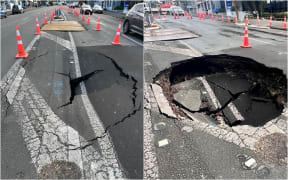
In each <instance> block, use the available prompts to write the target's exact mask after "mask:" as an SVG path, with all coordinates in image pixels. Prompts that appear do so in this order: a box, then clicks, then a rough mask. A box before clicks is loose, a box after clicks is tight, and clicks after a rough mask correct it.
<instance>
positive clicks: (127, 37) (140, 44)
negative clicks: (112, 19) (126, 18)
mask: <svg viewBox="0 0 288 180" xmlns="http://www.w3.org/2000/svg"><path fill="white" fill-rule="evenodd" d="M121 36H122V37H124V38H126V39H128V40H130V41H132V42H134V43H135V44H138V45H139V46H143V43H141V42H138V41H136V40H134V39H132V38H130V37H129V36H127V35H125V34H124V33H122V34H121Z"/></svg>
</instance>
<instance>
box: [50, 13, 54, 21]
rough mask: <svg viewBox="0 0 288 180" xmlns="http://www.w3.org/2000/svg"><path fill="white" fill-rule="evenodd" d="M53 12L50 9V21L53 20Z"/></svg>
mask: <svg viewBox="0 0 288 180" xmlns="http://www.w3.org/2000/svg"><path fill="white" fill-rule="evenodd" d="M53 17H54V16H53V12H52V11H51V15H50V21H52V20H53Z"/></svg>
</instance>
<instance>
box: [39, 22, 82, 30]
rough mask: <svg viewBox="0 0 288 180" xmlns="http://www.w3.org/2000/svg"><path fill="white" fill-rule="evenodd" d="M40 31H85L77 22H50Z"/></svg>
mask: <svg viewBox="0 0 288 180" xmlns="http://www.w3.org/2000/svg"><path fill="white" fill-rule="evenodd" d="M41 30H42V31H85V29H84V27H83V26H82V25H81V24H80V23H79V22H77V21H51V22H50V23H48V24H45V25H44V26H43V27H42V28H41Z"/></svg>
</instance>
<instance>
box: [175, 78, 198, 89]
mask: <svg viewBox="0 0 288 180" xmlns="http://www.w3.org/2000/svg"><path fill="white" fill-rule="evenodd" d="M171 87H172V88H175V89H176V90H178V91H180V90H189V89H194V90H200V89H201V87H203V85H202V83H201V81H200V80H199V79H196V78H193V79H190V80H187V81H183V82H181V83H177V84H174V85H173V86H171Z"/></svg>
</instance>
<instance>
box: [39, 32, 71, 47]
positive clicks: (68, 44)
mask: <svg viewBox="0 0 288 180" xmlns="http://www.w3.org/2000/svg"><path fill="white" fill-rule="evenodd" d="M42 36H43V37H45V38H47V39H50V40H52V41H55V42H56V43H57V44H59V45H61V46H63V47H65V48H66V49H69V50H70V51H72V48H71V42H70V41H67V40H65V39H63V38H61V37H58V36H55V35H53V34H49V33H46V32H44V31H43V32H42Z"/></svg>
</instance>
